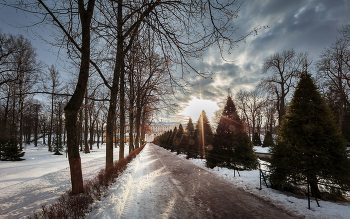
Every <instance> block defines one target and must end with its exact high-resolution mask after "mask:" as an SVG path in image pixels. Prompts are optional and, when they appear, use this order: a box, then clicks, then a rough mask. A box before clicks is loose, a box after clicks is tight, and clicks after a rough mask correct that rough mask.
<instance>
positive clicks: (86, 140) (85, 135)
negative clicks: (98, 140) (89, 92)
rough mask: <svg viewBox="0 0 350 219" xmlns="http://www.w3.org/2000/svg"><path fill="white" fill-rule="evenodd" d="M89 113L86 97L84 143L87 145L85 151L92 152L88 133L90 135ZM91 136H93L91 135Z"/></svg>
mask: <svg viewBox="0 0 350 219" xmlns="http://www.w3.org/2000/svg"><path fill="white" fill-rule="evenodd" d="M88 120H89V115H88V100H87V98H86V97H85V109H84V121H85V127H84V128H85V130H84V145H85V153H90V150H89V143H88V135H89V124H88V122H89V121H88ZM90 138H91V136H90Z"/></svg>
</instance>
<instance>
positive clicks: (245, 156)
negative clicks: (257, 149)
mask: <svg viewBox="0 0 350 219" xmlns="http://www.w3.org/2000/svg"><path fill="white" fill-rule="evenodd" d="M212 146H213V148H212V150H210V149H208V153H209V154H208V156H207V166H208V167H210V168H213V167H215V166H216V165H218V164H219V165H221V166H227V167H229V168H236V166H237V165H238V166H240V167H242V168H246V169H254V168H256V167H257V163H258V161H257V158H256V156H255V153H254V151H253V146H252V143H251V141H250V138H249V136H248V134H247V132H246V131H245V130H244V125H243V123H242V121H241V119H240V118H239V116H238V114H237V110H236V107H235V105H234V103H233V101H232V98H231V97H230V96H229V97H228V98H227V102H226V106H225V108H224V110H223V112H222V116H221V118H220V121H219V124H218V127H217V129H216V134H215V136H214V140H213V145H212Z"/></svg>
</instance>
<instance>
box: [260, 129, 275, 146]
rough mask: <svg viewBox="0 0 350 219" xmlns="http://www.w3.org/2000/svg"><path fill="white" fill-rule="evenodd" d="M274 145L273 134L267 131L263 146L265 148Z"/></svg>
mask: <svg viewBox="0 0 350 219" xmlns="http://www.w3.org/2000/svg"><path fill="white" fill-rule="evenodd" d="M273 145H274V142H273V138H272V134H271V132H269V131H267V133H266V135H265V139H264V142H263V144H262V146H263V147H271V146H273Z"/></svg>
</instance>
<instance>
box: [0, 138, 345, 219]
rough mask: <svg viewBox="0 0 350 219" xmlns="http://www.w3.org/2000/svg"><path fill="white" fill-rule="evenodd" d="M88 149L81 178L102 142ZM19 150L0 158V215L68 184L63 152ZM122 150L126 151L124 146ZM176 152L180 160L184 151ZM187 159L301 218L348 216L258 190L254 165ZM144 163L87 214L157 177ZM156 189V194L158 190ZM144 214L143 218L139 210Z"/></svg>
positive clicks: (339, 207)
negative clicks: (18, 157) (11, 157)
mask: <svg viewBox="0 0 350 219" xmlns="http://www.w3.org/2000/svg"><path fill="white" fill-rule="evenodd" d="M146 147H147V146H146ZM93 148H94V149H93V150H92V152H91V153H90V154H84V153H81V158H82V166H83V176H84V179H87V178H90V177H93V176H95V175H96V174H97V172H98V171H99V170H100V169H102V168H104V165H105V161H104V159H105V145H103V146H102V148H100V149H96V146H94V147H93ZM164 150H165V149H164ZM25 152H26V154H25V156H24V159H26V160H24V161H20V162H9V161H6V162H5V161H0V191H1V192H0V218H23V217H25V216H26V215H29V214H30V213H31V212H32V211H34V210H38V209H39V208H40V207H41V205H43V204H46V203H50V202H53V201H55V200H56V199H57V198H58V197H59V196H60V195H61V194H62V193H64V192H65V191H66V190H68V189H69V188H70V181H69V168H68V160H67V159H66V157H65V155H62V156H55V155H52V153H49V152H47V147H44V146H39V147H33V146H32V145H30V146H27V148H26V150H25ZM125 153H126V154H127V153H128V150H127V146H126V148H125ZM143 153H144V151H142V152H141V153H140V155H141V156H142V155H143ZM118 154H119V150H118V148H115V149H114V159H115V160H116V159H117V158H118ZM179 156H180V157H182V158H183V159H185V156H184V155H179ZM190 161H191V162H192V163H193V164H195V165H196V166H198V167H200V168H202V169H205V170H207V171H209V172H210V173H212V174H215V175H217V176H218V177H219V178H221V179H222V180H224V181H226V182H228V183H231V184H233V185H235V186H237V187H240V188H242V189H244V190H245V191H247V192H249V193H252V194H254V195H256V196H259V197H261V198H263V199H265V200H267V201H269V202H271V203H273V204H274V205H276V206H279V207H281V208H284V209H286V210H288V211H290V212H295V213H296V214H298V215H301V216H306V218H349V215H350V204H349V203H333V202H327V201H319V202H320V205H321V207H317V205H316V203H315V201H314V200H312V202H311V210H309V209H307V199H306V198H305V197H297V196H295V195H292V194H289V193H282V192H279V191H276V190H273V189H269V188H266V187H265V186H264V185H263V189H262V190H259V183H260V182H259V171H258V170H253V171H241V172H240V175H241V176H238V175H237V172H236V177H233V170H229V169H226V168H214V169H207V168H206V167H205V160H200V159H190ZM143 162H146V163H143ZM147 165H149V163H147V159H140V157H138V158H136V159H135V160H133V161H132V162H131V163H130V164H129V165H128V168H127V170H126V171H125V173H124V174H123V175H122V176H120V177H119V178H118V180H117V182H116V183H115V185H113V186H112V187H111V189H110V192H108V194H107V195H108V196H106V197H104V198H103V199H102V201H99V202H97V203H96V204H95V205H94V206H93V208H94V209H95V210H94V211H93V212H92V214H91V215H89V216H88V217H89V218H96V217H95V216H101V212H100V211H99V210H98V209H106V210H108V209H111V208H109V207H110V204H111V200H112V198H113V197H111V196H114V197H115V196H118V197H115V199H113V200H117V202H118V203H119V202H120V203H123V200H125V198H126V197H127V196H128V195H129V194H130V193H131V191H130V188H132V184H134V183H141V184H147V183H148V184H149V183H150V182H151V181H152V180H151V179H152V177H156V176H157V177H159V175H157V173H154V176H153V175H149V174H148V175H142V174H141V173H142V171H141V169H142V167H143V166H147ZM140 168H141V169H140ZM133 173H135V174H133ZM140 174H141V175H140ZM164 183H165V182H164ZM157 187H159V188H160V189H163V190H164V191H165V190H166V189H167V185H161V181H160V184H159V185H157ZM159 192H160V193H161V191H159ZM135 194H136V193H135ZM137 194H143V195H146V196H147V193H146V191H143V192H137ZM148 195H152V194H148ZM138 200H139V201H140V202H143V201H144V199H143V198H142V197H138ZM118 203H114V204H118ZM120 203H119V204H120ZM141 204H142V207H143V208H150V209H151V208H153V209H154V208H157V206H153V205H152V203H140V205H141ZM121 208H123V205H120V206H119V207H118V208H116V209H117V211H118V212H116V213H117V214H113V213H112V212H110V214H107V216H106V214H104V215H103V217H102V218H108V217H110V218H115V217H114V216H115V215H118V214H119V215H120V213H121V212H122V209H121ZM113 215H114V216H113ZM144 218H147V217H146V216H145V215H144Z"/></svg>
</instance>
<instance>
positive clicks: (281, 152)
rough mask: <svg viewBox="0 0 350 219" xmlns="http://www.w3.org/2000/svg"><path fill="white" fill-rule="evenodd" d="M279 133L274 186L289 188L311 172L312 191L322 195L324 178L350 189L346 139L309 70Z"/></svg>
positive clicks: (273, 154) (349, 165)
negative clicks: (319, 182) (322, 180)
mask: <svg viewBox="0 0 350 219" xmlns="http://www.w3.org/2000/svg"><path fill="white" fill-rule="evenodd" d="M278 135H279V140H278V144H277V145H275V146H272V147H271V152H272V159H271V165H272V166H274V167H273V168H271V175H270V182H271V184H272V186H273V187H275V188H279V189H285V188H291V187H293V185H296V184H300V183H305V181H306V177H307V174H308V175H309V180H310V182H311V188H312V193H313V194H314V195H316V196H318V197H319V196H320V192H319V190H318V187H317V183H318V179H320V178H323V179H325V180H326V182H329V183H334V184H337V185H339V186H341V187H343V188H348V189H349V188H350V185H349V181H347V180H343V179H349V178H350V161H349V159H348V156H349V154H348V152H347V151H346V145H347V144H346V141H345V140H344V138H343V137H342V135H341V134H340V133H339V129H338V127H337V126H336V124H335V121H334V119H333V116H332V113H331V111H330V109H329V107H328V106H327V105H326V102H325V100H324V99H323V98H322V97H321V95H320V93H319V92H318V89H317V87H316V85H315V84H314V82H313V80H312V78H311V76H310V75H309V74H308V73H306V72H303V73H302V74H301V78H300V81H299V83H298V86H297V88H296V90H295V93H294V96H293V99H292V101H291V104H290V107H289V109H288V112H287V114H286V115H285V117H284V120H283V122H282V124H281V126H280V129H279V131H278ZM277 167H278V168H277ZM290 169H293V170H295V171H290ZM287 179H288V180H287Z"/></svg>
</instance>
